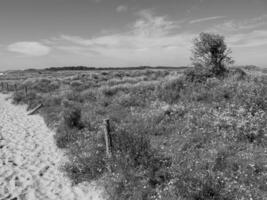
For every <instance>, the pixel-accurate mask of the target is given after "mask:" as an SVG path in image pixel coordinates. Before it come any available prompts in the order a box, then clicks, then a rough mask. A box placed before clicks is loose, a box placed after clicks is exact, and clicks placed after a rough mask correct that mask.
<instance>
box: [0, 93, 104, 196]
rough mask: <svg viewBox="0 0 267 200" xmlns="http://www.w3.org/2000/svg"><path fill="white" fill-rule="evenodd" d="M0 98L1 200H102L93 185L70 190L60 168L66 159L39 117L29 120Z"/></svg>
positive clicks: (8, 102)
mask: <svg viewBox="0 0 267 200" xmlns="http://www.w3.org/2000/svg"><path fill="white" fill-rule="evenodd" d="M7 97H8V96H7V95H3V94H0V199H1V200H19V199H21V200H39V199H40V200H41V199H42V200H54V199H55V200H61V199H62V200H63V199H64V200H89V199H92V200H102V199H104V198H103V197H101V194H102V193H103V192H102V189H100V188H99V187H96V186H95V185H94V184H89V183H87V184H85V183H83V184H80V185H76V186H72V185H71V182H70V180H69V179H68V178H67V177H66V176H65V175H64V174H63V172H62V170H60V167H61V166H62V163H63V162H64V160H66V158H65V157H64V153H63V152H62V150H60V149H58V148H57V147H56V145H55V142H54V139H53V135H54V132H53V131H51V130H50V129H48V128H47V126H46V124H45V123H44V120H43V119H42V117H41V116H39V115H32V116H28V115H27V112H26V107H25V106H15V105H13V104H11V102H10V101H9V100H6V98H7Z"/></svg>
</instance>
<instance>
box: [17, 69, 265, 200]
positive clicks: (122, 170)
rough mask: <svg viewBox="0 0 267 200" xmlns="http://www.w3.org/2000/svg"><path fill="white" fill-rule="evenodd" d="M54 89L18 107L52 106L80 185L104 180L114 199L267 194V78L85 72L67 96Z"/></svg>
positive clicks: (69, 83) (41, 88) (21, 99)
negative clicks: (106, 134) (107, 134)
mask: <svg viewBox="0 0 267 200" xmlns="http://www.w3.org/2000/svg"><path fill="white" fill-rule="evenodd" d="M55 80H57V79H55ZM44 82H45V83H48V82H47V80H45V81H44V80H42V81H39V79H38V81H37V82H36V83H33V85H35V87H33V90H32V93H30V94H29V95H28V96H25V95H23V93H21V92H17V93H15V94H14V96H13V100H14V102H16V103H27V104H28V105H29V106H30V107H33V106H34V105H36V104H37V103H38V102H40V101H41V102H45V108H44V109H42V110H41V114H42V115H43V116H44V117H45V118H46V121H47V122H48V123H49V124H56V127H57V132H56V136H55V139H56V142H57V145H58V147H60V148H65V149H66V150H67V152H68V156H69V160H70V162H69V163H67V164H66V165H65V166H64V170H65V171H66V172H67V174H68V176H69V177H70V178H71V179H72V180H73V182H74V183H80V182H83V181H91V180H103V182H104V186H105V187H106V190H107V192H108V194H109V196H110V198H111V199H114V200H115V199H116V200H120V199H123V200H124V199H125V200H127V199H129V200H139V199H140V200H143V199H144V200H150V199H151V200H152V199H153V200H154V199H158V200H161V199H162V200H163V199H164V200H174V199H175V200H176V199H183V200H228V199H229V200H232V199H259V200H260V199H265V198H266V197H267V196H266V191H267V185H266V183H267V168H266V166H267V165H266V147H267V146H266V144H267V141H266V140H267V138H266V132H267V125H266V124H267V121H266V120H267V116H266V111H267V81H266V77H265V76H262V77H260V76H257V77H255V76H250V75H248V74H246V73H245V72H244V71H242V70H240V69H230V70H228V71H227V72H225V73H224V74H223V75H222V76H215V75H214V74H212V73H211V72H209V71H205V70H203V69H199V68H194V69H190V70H189V71H187V72H185V74H184V75H182V76H177V75H173V74H172V73H171V72H164V71H161V72H155V71H151V70H148V71H131V72H130V71H129V72H123V71H118V72H114V71H113V72H105V73H93V74H80V75H75V76H73V77H72V78H68V79H61V80H60V81H59V83H58V85H59V88H58V89H60V88H69V91H68V92H64V93H61V94H60V96H58V97H57V96H55V95H52V96H51V95H48V93H49V90H50V89H48V88H50V87H52V86H51V85H53V84H54V83H53V82H54V81H51V82H49V84H44ZM52 83H53V84H52ZM87 83H88V84H87ZM89 83H90V84H89ZM39 84H40V85H39ZM46 87H47V88H46ZM58 89H55V91H57V90H58ZM104 118H109V119H110V121H111V134H112V144H113V147H112V159H110V158H108V157H107V156H106V154H105V142H104V138H103V129H102V121H103V119H104ZM110 169H111V171H110Z"/></svg>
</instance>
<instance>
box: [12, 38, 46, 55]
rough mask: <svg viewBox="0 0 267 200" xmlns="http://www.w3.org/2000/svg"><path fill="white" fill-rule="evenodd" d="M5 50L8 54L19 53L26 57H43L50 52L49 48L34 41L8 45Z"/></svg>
mask: <svg viewBox="0 0 267 200" xmlns="http://www.w3.org/2000/svg"><path fill="white" fill-rule="evenodd" d="M7 49H8V51H10V52H16V53H21V54H24V55H27V56H45V55H47V54H49V52H50V50H51V49H50V47H48V46H45V45H43V44H41V43H39V42H34V41H23V42H16V43H13V44H10V45H8V47H7Z"/></svg>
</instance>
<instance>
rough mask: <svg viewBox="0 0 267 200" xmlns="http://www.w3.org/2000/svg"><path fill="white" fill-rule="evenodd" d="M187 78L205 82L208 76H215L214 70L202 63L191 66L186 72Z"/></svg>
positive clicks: (192, 80) (190, 80) (191, 80)
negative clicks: (201, 64)
mask: <svg viewBox="0 0 267 200" xmlns="http://www.w3.org/2000/svg"><path fill="white" fill-rule="evenodd" d="M184 75H185V80H187V81H189V82H196V83H203V82H205V81H206V80H207V79H208V78H212V77H214V74H213V73H212V71H211V70H210V69H208V68H204V67H202V66H200V65H198V66H195V67H193V68H189V69H187V70H186V71H185V72H184Z"/></svg>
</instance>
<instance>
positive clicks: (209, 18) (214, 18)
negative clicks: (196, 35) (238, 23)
mask: <svg viewBox="0 0 267 200" xmlns="http://www.w3.org/2000/svg"><path fill="white" fill-rule="evenodd" d="M223 18H225V16H213V17H205V18H200V19H194V20H191V21H190V22H189V23H190V24H195V23H200V22H206V21H211V20H216V19H223Z"/></svg>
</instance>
